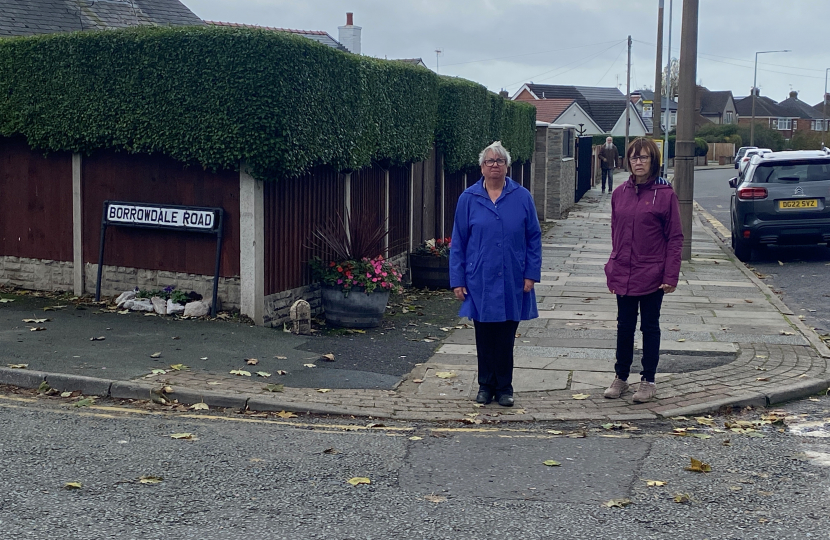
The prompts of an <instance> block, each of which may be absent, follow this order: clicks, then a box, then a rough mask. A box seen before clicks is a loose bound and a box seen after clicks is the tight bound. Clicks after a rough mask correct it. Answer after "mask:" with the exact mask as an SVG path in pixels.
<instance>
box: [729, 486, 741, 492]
mask: <svg viewBox="0 0 830 540" xmlns="http://www.w3.org/2000/svg"><path fill="white" fill-rule="evenodd" d="M742 489H743V488H742V487H741V486H729V491H741V490H742Z"/></svg>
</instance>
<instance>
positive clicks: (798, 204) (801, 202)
mask: <svg viewBox="0 0 830 540" xmlns="http://www.w3.org/2000/svg"><path fill="white" fill-rule="evenodd" d="M778 208H780V209H782V210H792V209H795V208H818V199H795V200H790V201H778Z"/></svg>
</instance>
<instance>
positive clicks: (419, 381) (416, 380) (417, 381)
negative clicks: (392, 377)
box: [412, 379, 424, 384]
mask: <svg viewBox="0 0 830 540" xmlns="http://www.w3.org/2000/svg"><path fill="white" fill-rule="evenodd" d="M412 382H414V383H415V384H421V383H422V382H424V380H423V379H412Z"/></svg>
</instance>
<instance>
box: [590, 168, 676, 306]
mask: <svg viewBox="0 0 830 540" xmlns="http://www.w3.org/2000/svg"><path fill="white" fill-rule="evenodd" d="M611 246H612V247H611V257H610V258H609V259H608V263H607V264H606V265H605V277H606V278H607V280H608V288H609V289H610V290H612V291H614V292H615V293H616V294H619V295H623V296H642V295H645V294H651V293H653V292H655V291H656V290H657V289H659V288H660V285H662V284H664V283H665V284H667V285H671V286H672V287H676V286H677V278H678V276H679V275H680V252H681V248H682V247H683V229H682V227H681V225H680V206H679V205H678V203H677V195H676V194H675V193H674V190H673V189H672V187H671V185H670V184H669V183H668V182H667V181H666V180H664V179H663V178H656V179H654V180H649V181H648V182H646V183H645V184H640V185H639V186H637V185H636V184H635V183H634V177H633V176H632V177H630V178H629V179H628V181H627V182H626V183H624V184H623V185H621V186H620V187H618V188H617V189H615V190H614V194H613V195H611Z"/></svg>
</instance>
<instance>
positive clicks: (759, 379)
mask: <svg viewBox="0 0 830 540" xmlns="http://www.w3.org/2000/svg"><path fill="white" fill-rule="evenodd" d="M755 380H756V381H761V382H766V381H768V380H769V377H755Z"/></svg>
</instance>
